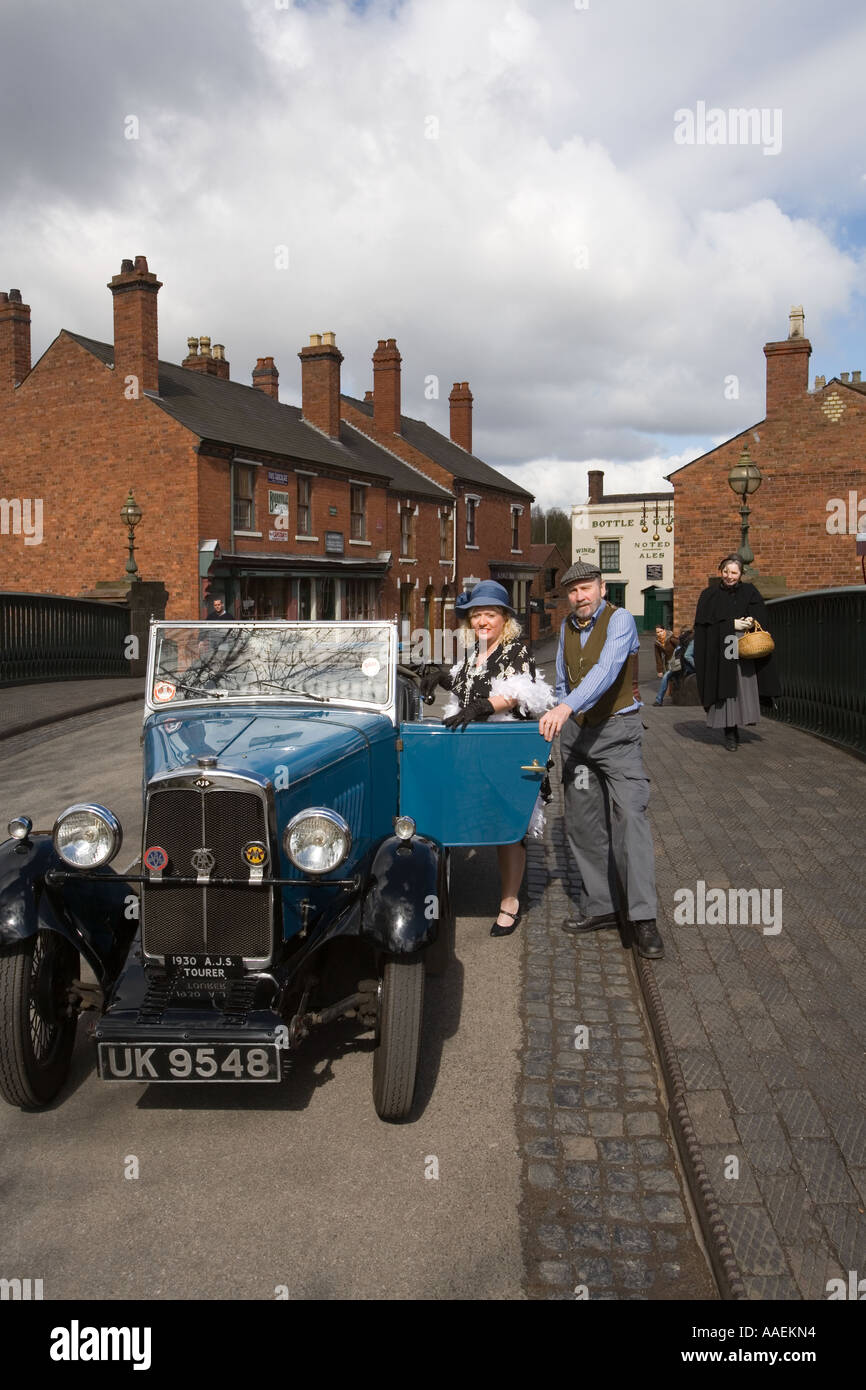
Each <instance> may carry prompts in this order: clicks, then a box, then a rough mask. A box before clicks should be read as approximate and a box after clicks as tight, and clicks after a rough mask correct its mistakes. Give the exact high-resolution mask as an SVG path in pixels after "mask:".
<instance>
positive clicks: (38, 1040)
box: [0, 931, 79, 1110]
mask: <svg viewBox="0 0 866 1390" xmlns="http://www.w3.org/2000/svg"><path fill="white" fill-rule="evenodd" d="M78 970H79V959H78V952H77V951H76V950H75V947H74V946H72V945H71V944H70V942H68V941H67V940H66V938H65V937H63V936H59V935H58V933H57V932H52V931H39V932H37V933H36V935H35V936H28V937H27V938H26V940H24V941H18V942H16V943H15V945H14V946H8V947H5V948H4V949H3V950H0V1095H2V1096H3V1098H4V1100H7V1101H8V1102H9V1104H10V1105H18V1106H20V1107H21V1108H22V1109H23V1110H34V1109H37V1108H38V1107H39V1106H41V1105H47V1104H48V1102H49V1101H50V1100H53V1099H54V1097H55V1096H56V1095H57V1092H58V1091H59V1090H60V1088H61V1087H62V1085H63V1083H64V1082H65V1080H66V1078H67V1076H68V1074H69V1064H70V1060H71V1058H72V1049H73V1047H74V1046H75V1029H76V1025H77V1021H78V1020H77V1017H76V1014H75V1013H74V1012H71V1014H70V1007H69V994H70V990H71V987H72V982H73V980H75V979H76V978H77V976H78Z"/></svg>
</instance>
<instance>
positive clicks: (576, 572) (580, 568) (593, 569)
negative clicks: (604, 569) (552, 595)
mask: <svg viewBox="0 0 866 1390" xmlns="http://www.w3.org/2000/svg"><path fill="white" fill-rule="evenodd" d="M580 579H601V570H600V569H599V567H598V565H588V564H587V563H586V561H585V560H578V562H577V564H576V565H572V566H571V568H570V569H567V570H566V571H565V574H564V575H563V576H562V578H561V579H560V581H559V586H560V588H561V589H568V588H570V586H571V585H572V584H576V583H577V582H578V580H580Z"/></svg>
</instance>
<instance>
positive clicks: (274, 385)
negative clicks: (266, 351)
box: [253, 357, 303, 401]
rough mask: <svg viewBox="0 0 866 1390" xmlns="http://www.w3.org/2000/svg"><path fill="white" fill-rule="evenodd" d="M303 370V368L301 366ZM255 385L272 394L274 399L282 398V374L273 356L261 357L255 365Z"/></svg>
mask: <svg viewBox="0 0 866 1390" xmlns="http://www.w3.org/2000/svg"><path fill="white" fill-rule="evenodd" d="M301 370H302V371H303V368H301ZM253 386H255V388H256V390H257V391H264V393H265V395H266V396H271V397H272V399H273V400H275V401H278V400H279V399H280V374H279V372H278V371H277V369H276V367H275V366H274V359H273V357H259V358H257V360H256V365H255V366H254V367H253Z"/></svg>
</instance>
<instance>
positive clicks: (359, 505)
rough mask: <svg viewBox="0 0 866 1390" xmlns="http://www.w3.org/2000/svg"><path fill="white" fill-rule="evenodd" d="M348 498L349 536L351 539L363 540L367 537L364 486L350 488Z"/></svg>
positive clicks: (365, 493)
mask: <svg viewBox="0 0 866 1390" xmlns="http://www.w3.org/2000/svg"><path fill="white" fill-rule="evenodd" d="M350 498H351V500H350V509H351V516H350V530H349V536H350V538H351V540H353V541H365V540H366V539H367V489H366V488H365V487H353V488H351V489H350Z"/></svg>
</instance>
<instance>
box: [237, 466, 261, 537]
mask: <svg viewBox="0 0 866 1390" xmlns="http://www.w3.org/2000/svg"><path fill="white" fill-rule="evenodd" d="M233 467H234V494H235V505H234V518H233V521H234V529H235V530H236V531H252V530H253V529H254V527H255V523H256V513H255V507H254V505H253V497H254V494H255V486H256V470H255V469H254V468H250V466H249V465H248V464H246V463H236V464H234V465H233Z"/></svg>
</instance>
